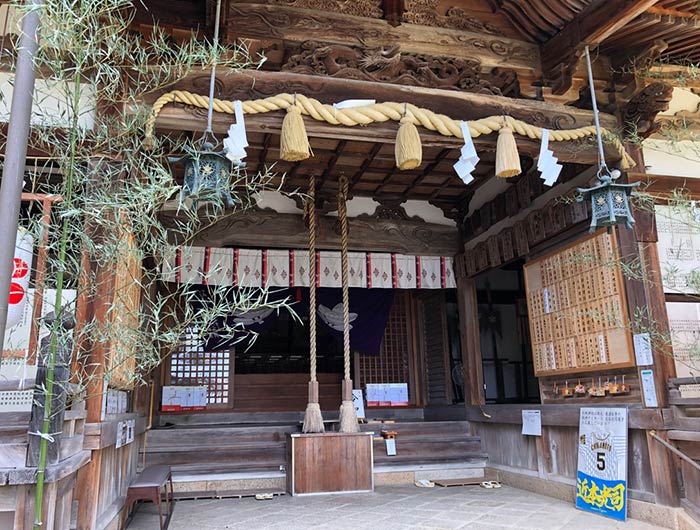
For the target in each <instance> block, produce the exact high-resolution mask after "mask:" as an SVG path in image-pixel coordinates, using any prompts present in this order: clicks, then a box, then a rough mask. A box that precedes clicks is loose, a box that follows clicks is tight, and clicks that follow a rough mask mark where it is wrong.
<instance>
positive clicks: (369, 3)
mask: <svg viewBox="0 0 700 530" xmlns="http://www.w3.org/2000/svg"><path fill="white" fill-rule="evenodd" d="M267 3H268V4H274V5H278V6H286V7H300V8H303V9H317V10H319V11H331V12H334V13H341V14H343V15H353V16H356V17H368V18H382V16H383V15H384V10H383V9H382V0H268V1H267Z"/></svg>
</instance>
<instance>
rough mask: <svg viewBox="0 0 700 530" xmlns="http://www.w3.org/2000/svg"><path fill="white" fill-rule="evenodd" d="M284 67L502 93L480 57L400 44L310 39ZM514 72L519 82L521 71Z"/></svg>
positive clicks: (507, 81) (504, 79)
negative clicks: (483, 68) (369, 44)
mask: <svg viewBox="0 0 700 530" xmlns="http://www.w3.org/2000/svg"><path fill="white" fill-rule="evenodd" d="M281 69H282V70H287V71H290V72H295V73H299V74H311V75H324V76H331V77H340V78H346V79H360V80H364V81H375V82H380V83H392V84H396V85H412V86H423V87H431V88H444V89H455V90H463V91H468V92H477V93H482V94H496V95H501V90H500V88H498V87H496V86H493V85H492V84H491V83H490V82H489V81H487V80H485V79H481V62H480V61H479V60H478V59H475V58H470V57H463V58H460V59H456V58H450V57H433V56H430V55H424V54H416V53H406V52H402V51H400V47H399V45H398V44H392V45H389V46H381V47H367V48H363V47H359V46H345V45H340V44H327V45H325V44H323V43H320V42H316V41H306V42H304V43H303V44H302V45H301V50H300V52H299V53H297V54H295V55H292V56H291V57H290V58H289V59H288V60H287V62H286V63H285V64H283V65H282V68H281ZM513 75H515V83H517V75H516V74H513ZM495 78H496V79H499V76H495ZM500 79H501V80H502V82H503V83H504V85H505V86H506V87H507V90H509V91H512V90H517V91H518V92H519V87H518V88H514V87H513V86H512V84H513V79H512V78H509V77H508V76H507V75H506V76H503V75H501V78H500Z"/></svg>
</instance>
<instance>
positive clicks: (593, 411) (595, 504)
mask: <svg viewBox="0 0 700 530" xmlns="http://www.w3.org/2000/svg"><path fill="white" fill-rule="evenodd" d="M576 507H577V508H580V509H581V510H585V511H587V512H593V513H597V514H600V515H604V516H606V517H610V518H612V519H618V520H620V521H625V520H626V519H627V409H625V408H607V407H584V408H582V409H581V416H580V419H579V445H578V471H577V473H576Z"/></svg>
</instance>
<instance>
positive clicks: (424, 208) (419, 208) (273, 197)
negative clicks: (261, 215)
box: [257, 191, 455, 226]
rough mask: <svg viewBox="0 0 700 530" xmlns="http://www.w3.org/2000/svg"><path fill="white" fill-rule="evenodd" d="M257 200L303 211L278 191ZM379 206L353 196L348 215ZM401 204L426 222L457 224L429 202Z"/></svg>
mask: <svg viewBox="0 0 700 530" xmlns="http://www.w3.org/2000/svg"><path fill="white" fill-rule="evenodd" d="M257 200H258V206H259V207H260V208H271V209H273V210H275V211H276V212H278V213H301V210H300V209H299V208H298V207H297V205H296V203H295V202H294V201H293V200H292V199H290V198H289V197H286V196H284V195H283V194H282V193H280V192H278V191H263V192H261V193H260V194H259V195H258V199H257ZM377 206H379V203H378V202H376V201H375V200H374V199H372V198H371V197H353V198H352V199H350V200H349V201H348V205H347V207H348V217H358V216H360V215H372V214H373V213H374V211H375V210H376V209H377ZM401 206H402V207H403V208H404V210H405V211H406V213H407V214H408V216H409V217H413V216H416V217H420V218H421V219H423V220H424V221H425V222H426V223H433V224H438V225H445V226H455V222H454V221H453V220H452V219H449V218H447V217H445V214H444V213H443V212H442V210H441V209H440V208H438V207H437V206H433V205H432V204H430V203H428V202H425V201H414V200H409V201H406V202H404V203H403V204H402V205H401ZM329 215H331V216H335V215H337V212H331V213H330V214H329Z"/></svg>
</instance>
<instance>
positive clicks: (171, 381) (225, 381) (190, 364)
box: [166, 328, 234, 409]
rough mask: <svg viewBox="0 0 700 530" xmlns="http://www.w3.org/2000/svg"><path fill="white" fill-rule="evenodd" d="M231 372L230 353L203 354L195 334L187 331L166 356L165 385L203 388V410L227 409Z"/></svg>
mask: <svg viewBox="0 0 700 530" xmlns="http://www.w3.org/2000/svg"><path fill="white" fill-rule="evenodd" d="M233 369H234V353H233V351H228V350H226V351H207V350H206V348H205V347H204V344H203V343H202V341H201V340H200V339H199V338H198V336H197V332H196V330H194V329H191V328H188V329H187V330H186V332H185V334H184V336H183V337H182V339H181V340H180V346H179V347H178V349H177V350H176V351H175V352H173V354H172V355H171V356H170V366H169V369H168V370H167V372H166V385H172V386H206V387H207V409H231V408H233Z"/></svg>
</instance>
